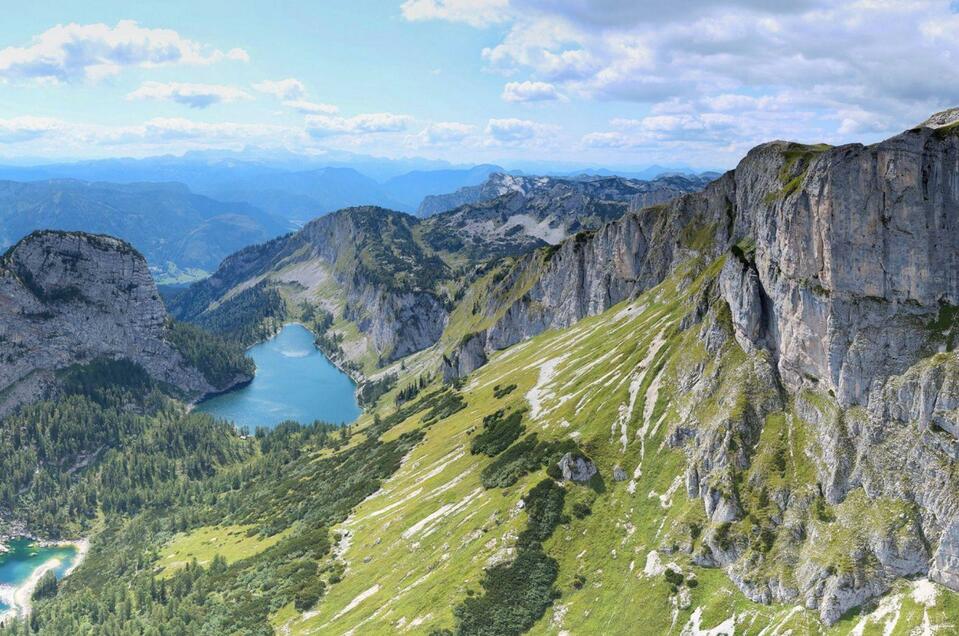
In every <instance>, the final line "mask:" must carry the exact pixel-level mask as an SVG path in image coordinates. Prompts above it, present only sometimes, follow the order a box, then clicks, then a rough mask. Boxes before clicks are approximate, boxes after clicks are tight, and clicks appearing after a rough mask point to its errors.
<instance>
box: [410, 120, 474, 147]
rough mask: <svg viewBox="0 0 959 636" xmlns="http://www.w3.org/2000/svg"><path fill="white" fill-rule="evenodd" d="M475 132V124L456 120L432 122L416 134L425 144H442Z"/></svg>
mask: <svg viewBox="0 0 959 636" xmlns="http://www.w3.org/2000/svg"><path fill="white" fill-rule="evenodd" d="M474 132H476V126H473V125H471V124H463V123H460V122H456V121H441V122H436V123H432V124H430V125H429V126H427V127H426V128H424V129H423V131H422V132H421V133H420V134H419V135H418V136H417V139H418V141H420V142H421V143H424V144H427V145H442V144H449V143H456V142H460V141H463V140H464V139H466V138H467V137H469V136H470V135H472V134H473V133H474Z"/></svg>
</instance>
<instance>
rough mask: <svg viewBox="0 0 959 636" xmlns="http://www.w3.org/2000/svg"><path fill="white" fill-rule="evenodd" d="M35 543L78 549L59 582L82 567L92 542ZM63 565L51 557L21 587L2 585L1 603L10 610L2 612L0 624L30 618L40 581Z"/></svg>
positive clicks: (0, 588) (0, 592)
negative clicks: (34, 593) (34, 595)
mask: <svg viewBox="0 0 959 636" xmlns="http://www.w3.org/2000/svg"><path fill="white" fill-rule="evenodd" d="M35 543H36V544H37V545H39V546H43V547H66V546H72V547H73V548H75V549H76V554H75V555H74V557H73V562H72V563H71V564H70V567H69V568H67V570H66V571H65V572H64V573H63V576H62V577H60V578H59V579H58V580H59V581H62V580H63V579H65V578H67V577H68V576H70V574H72V573H73V572H74V570H76V569H77V568H78V567H79V566H80V564H81V563H82V562H83V560H84V559H85V558H86V556H87V553H88V552H89V551H90V540H89V539H87V538H83V539H76V540H61V541H45V540H37V541H36V542H35ZM62 564H63V561H62V560H61V559H59V558H57V557H51V558H49V559H47V560H46V561H44V562H43V563H42V564H40V565H39V566H38V567H36V568H35V569H34V570H33V572H31V573H30V576H28V577H27V579H26V580H25V581H23V582H22V583H21V584H20V585H0V601H2V602H3V603H4V604H6V605H8V606H9V608H8V609H6V610H4V611H2V612H0V624H3V623H5V622H6V621H7V620H9V619H18V618H25V617H27V616H29V615H30V610H31V609H32V608H33V592H34V591H35V590H36V589H37V585H38V584H39V583H40V579H41V578H43V575H44V574H46V573H47V572H49V571H50V570H54V569H56V568H58V567H60V566H61V565H62Z"/></svg>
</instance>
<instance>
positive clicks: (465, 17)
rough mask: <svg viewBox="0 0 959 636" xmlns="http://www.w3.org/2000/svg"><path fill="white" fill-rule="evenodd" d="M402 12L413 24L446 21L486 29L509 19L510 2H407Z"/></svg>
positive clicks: (465, 0)
mask: <svg viewBox="0 0 959 636" xmlns="http://www.w3.org/2000/svg"><path fill="white" fill-rule="evenodd" d="M400 10H401V11H402V12H403V17H404V18H406V19H407V20H410V21H411V22H416V21H422V20H446V21H449V22H464V23H466V24H469V25H472V26H475V27H485V26H488V25H490V24H495V23H497V22H503V21H505V20H506V19H507V17H508V15H509V0H406V1H405V2H403V4H402V5H401V6H400Z"/></svg>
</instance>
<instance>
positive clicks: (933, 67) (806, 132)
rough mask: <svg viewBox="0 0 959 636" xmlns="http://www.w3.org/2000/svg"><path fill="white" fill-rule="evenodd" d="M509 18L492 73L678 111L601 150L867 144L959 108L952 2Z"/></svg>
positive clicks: (603, 138)
mask: <svg viewBox="0 0 959 636" xmlns="http://www.w3.org/2000/svg"><path fill="white" fill-rule="evenodd" d="M434 13H435V14H436V15H434V16H433V17H434V18H435V19H446V20H456V19H459V20H460V21H465V19H463V18H462V17H461V16H457V15H455V14H454V13H452V12H446V13H444V14H442V15H440V14H439V12H434ZM498 15H500V16H501V19H503V20H505V21H506V24H507V25H508V28H507V29H508V30H507V32H506V34H505V35H504V36H503V37H502V38H501V39H500V40H499V41H498V42H497V43H494V44H493V45H491V46H489V47H487V48H485V49H483V50H482V51H481V56H482V59H483V60H484V61H485V63H486V64H487V66H488V68H489V70H492V71H495V72H500V73H503V74H507V75H515V74H519V73H522V74H524V75H530V76H533V77H535V78H536V79H537V82H530V83H533V84H536V83H542V84H545V85H548V86H552V87H553V89H554V90H555V91H556V94H560V95H565V96H567V97H569V98H573V99H586V100H600V101H610V102H617V103H619V102H633V103H635V104H637V105H638V106H637V107H636V109H634V110H639V111H640V112H644V111H645V112H648V113H649V114H650V115H652V116H660V115H670V116H671V117H673V119H660V120H655V119H653V120H649V121H646V122H645V123H644V124H643V126H642V127H640V128H634V129H633V130H629V131H622V132H618V131H609V130H597V131H595V132H594V133H591V134H589V135H587V136H586V137H584V138H583V140H582V141H583V143H584V144H588V145H590V146H598V145H603V144H605V145H609V144H615V145H616V146H617V147H620V146H623V145H624V144H625V145H627V146H629V147H637V148H639V147H645V144H646V143H648V142H649V140H652V139H655V138H657V137H659V138H662V137H668V140H667V141H662V143H669V144H676V146H675V148H676V149H679V150H681V149H682V148H684V147H687V148H694V147H695V148H696V149H697V151H699V150H702V148H703V147H704V146H701V145H700V146H696V144H712V145H713V147H714V148H715V149H716V152H717V156H719V153H726V152H728V149H729V148H730V144H731V143H732V142H731V140H730V139H728V138H723V134H730V135H731V134H740V133H743V134H745V135H746V136H747V137H748V138H749V139H751V140H752V139H756V138H757V135H758V134H764V135H768V136H767V137H764V138H761V139H760V140H763V139H768V138H780V137H786V136H789V135H793V134H796V135H798V136H799V137H801V138H802V139H803V140H809V141H819V140H822V141H832V142H836V143H839V142H844V141H852V140H857V139H859V138H860V137H861V136H864V137H865V139H866V140H867V141H868V140H872V139H875V138H878V137H881V136H884V135H888V134H892V133H894V132H896V131H898V130H902V129H903V128H905V127H908V126H910V125H912V124H914V123H916V122H918V121H920V120H922V119H923V118H925V116H927V115H928V114H929V113H931V112H934V111H936V110H938V109H940V108H943V107H947V106H952V105H956V103H959V91H957V90H956V88H955V87H956V86H959V65H957V64H956V63H955V60H957V59H959V38H956V37H955V34H956V32H957V30H959V13H957V12H956V11H955V10H954V5H953V4H952V3H950V2H949V0H928V1H923V2H918V1H911V0H910V1H905V0H904V1H882V2H871V1H870V2H860V1H849V2H831V1H827V0H797V1H795V2H794V1H791V0H790V1H787V0H768V1H767V0H718V1H711V0H710V1H707V0H690V2H681V3H680V2H675V1H674V0H670V1H667V0H650V1H649V2H642V3H640V2H622V1H620V0H594V1H591V2H584V1H583V0H511V3H510V6H509V7H507V8H506V9H503V10H502V11H500V13H499V14H498ZM502 16H505V17H502ZM526 84H527V83H526V82H510V84H508V85H507V87H508V88H507V89H504V92H503V98H504V99H507V100H509V101H522V96H524V95H525V94H532V93H533V91H531V90H530V89H528V90H526V91H524V90H523V89H521V87H523V88H526V86H524V85H526ZM538 94H541V95H544V96H545V95H548V94H549V93H547V92H545V91H543V92H542V93H538ZM680 113H685V114H686V115H688V116H687V117H679V114H680ZM657 126H659V129H656V127H657ZM683 140H685V141H683ZM682 144H686V145H685V146H683V145H682ZM724 156H728V155H724Z"/></svg>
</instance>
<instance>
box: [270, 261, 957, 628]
mask: <svg viewBox="0 0 959 636" xmlns="http://www.w3.org/2000/svg"><path fill="white" fill-rule="evenodd" d="M728 258H730V257H721V258H720V259H717V260H715V261H713V262H711V263H709V264H708V265H704V264H703V263H702V262H699V263H690V264H689V265H688V266H685V267H682V268H680V269H679V270H677V271H676V272H675V273H674V274H673V275H671V276H670V277H669V278H668V279H667V280H666V281H665V282H664V283H662V284H661V285H659V286H657V287H654V288H653V289H651V290H649V291H647V292H646V293H644V294H642V295H641V296H640V297H639V298H637V299H635V300H633V301H627V302H624V303H621V304H619V305H616V306H614V307H612V308H610V309H609V310H607V311H606V312H604V313H602V314H600V315H598V316H594V317H590V318H587V319H585V320H583V321H581V322H579V323H577V324H576V325H574V326H573V327H570V328H567V329H564V330H558V331H556V330H553V331H549V332H546V333H544V334H542V335H539V336H537V337H535V338H533V339H531V340H528V341H526V342H524V343H521V344H518V345H515V346H513V347H511V348H509V349H507V350H505V351H501V352H496V353H494V354H493V357H492V358H491V360H490V362H489V363H488V364H487V365H486V366H484V367H483V368H481V369H479V370H478V371H476V372H475V373H474V374H473V375H472V376H470V378H469V379H468V381H467V382H466V384H465V385H464V386H463V387H462V388H461V389H460V395H461V396H462V399H463V401H464V404H465V406H464V407H463V408H462V410H459V411H457V412H455V413H453V414H452V415H451V416H449V417H448V418H446V419H442V420H439V421H435V420H432V419H431V418H430V417H428V415H429V414H428V413H424V414H416V415H414V416H413V417H411V418H410V419H408V420H406V421H405V422H404V423H403V424H401V425H399V426H398V427H397V428H395V429H394V430H393V431H391V432H390V433H387V434H386V435H385V436H384V439H390V438H391V437H393V436H395V435H399V434H401V433H404V432H409V431H417V430H423V431H424V432H425V438H424V440H423V441H422V442H421V443H420V444H418V445H417V446H416V447H415V448H414V449H413V451H412V452H411V454H410V456H409V457H408V458H407V459H406V460H405V462H404V464H403V466H402V467H401V468H400V470H399V471H398V472H397V473H396V474H395V476H393V477H391V478H390V479H388V480H387V481H386V482H385V483H384V485H383V488H382V490H381V491H380V492H379V493H377V495H375V496H373V497H370V498H369V499H367V500H366V501H364V502H363V503H362V504H360V505H359V506H358V507H357V508H356V509H355V510H354V511H353V513H352V514H351V515H350V517H349V519H348V520H347V521H346V522H344V523H343V524H341V525H340V526H338V527H337V528H336V532H338V533H339V534H340V536H341V537H342V539H341V544H342V545H343V546H345V547H344V548H343V549H342V551H341V552H340V555H341V559H342V560H343V564H344V566H345V570H344V574H343V577H342V581H340V582H339V583H337V584H336V585H334V586H331V587H330V588H329V589H328V591H327V593H326V596H325V597H324V598H323V599H322V600H321V601H320V602H319V603H318V604H317V605H316V607H315V608H313V609H312V610H308V611H306V612H302V613H301V612H297V611H294V608H292V607H290V608H284V609H283V610H281V611H280V612H278V613H277V614H276V615H275V617H274V624H275V625H276V626H277V628H278V630H279V631H281V632H283V633H286V631H287V630H289V633H291V634H301V633H302V634H306V633H324V634H346V633H394V632H408V633H414V634H429V633H437V630H439V631H440V633H446V632H443V631H442V630H450V632H452V633H463V634H475V633H484V634H516V633H520V632H521V631H522V630H521V629H520V628H519V625H520V624H519V622H517V623H513V624H512V629H510V628H509V627H508V626H509V625H510V623H509V622H508V621H507V623H506V624H507V627H505V628H504V627H503V626H502V624H501V623H494V621H496V620H498V619H500V620H501V619H502V618H504V617H507V618H509V619H517V618H525V617H528V616H530V615H533V616H534V617H535V622H534V624H533V626H532V628H531V630H530V633H533V634H555V633H561V632H564V631H566V632H568V633H571V634H577V633H582V634H594V633H604V634H634V633H650V634H680V633H684V634H688V633H717V634H719V633H733V630H735V633H737V634H740V633H742V634H761V633H762V634H768V633H788V632H789V630H792V633H795V634H817V633H821V634H847V633H849V632H850V631H851V630H852V629H853V628H855V627H857V626H860V625H861V627H859V628H860V629H863V628H866V629H868V630H869V631H867V632H863V633H871V631H872V630H877V631H882V630H883V629H884V628H886V627H887V626H888V627H889V629H890V631H889V632H888V633H903V634H906V633H911V630H913V629H921V628H922V626H923V625H933V626H941V627H940V629H941V630H943V631H941V632H940V633H949V630H950V629H951V627H950V626H952V625H954V624H955V618H954V617H955V612H956V611H957V610H959V603H957V601H959V597H957V596H956V595H955V594H954V593H952V592H950V591H948V590H946V589H944V588H942V587H939V586H937V585H935V584H933V583H931V582H929V581H928V580H926V579H920V580H917V581H912V582H910V581H906V580H900V581H898V582H894V583H892V584H891V588H890V594H889V596H888V597H887V598H886V599H885V600H884V601H883V602H882V605H881V606H880V607H879V608H878V609H875V611H873V610H872V609H869V610H866V611H865V612H863V613H862V614H853V615H850V616H847V617H845V618H843V619H842V620H841V621H839V622H837V623H835V624H833V625H831V626H828V625H827V624H825V623H823V622H822V621H821V618H820V615H821V612H822V610H823V609H824V608H831V607H835V606H834V605H833V604H832V600H833V599H834V598H835V596H832V595H833V594H836V593H839V594H841V586H840V587H831V586H830V585H828V584H827V585H826V586H822V585H821V584H822V582H823V580H828V578H829V576H830V575H829V572H833V573H834V574H835V575H836V576H850V577H851V576H853V574H852V572H856V568H858V567H859V566H858V565H857V564H856V563H855V561H854V557H853V556H852V555H855V554H856V551H857V550H862V549H863V547H862V546H868V545H887V546H889V549H891V550H895V549H897V548H900V547H902V546H906V545H910V544H913V545H914V538H910V537H909V528H911V527H912V524H914V523H915V521H916V512H915V510H914V508H913V507H912V506H911V505H909V504H908V503H904V502H901V501H898V500H895V499H891V498H880V499H878V500H875V501H870V500H869V499H868V498H867V497H865V496H863V495H862V494H861V493H857V494H855V495H854V496H851V497H850V498H849V499H847V500H846V501H845V502H843V503H842V504H838V505H831V504H829V503H828V502H826V501H825V499H824V497H823V495H822V493H821V491H820V490H819V489H818V487H817V484H816V471H817V466H816V458H817V457H818V456H821V452H822V451H821V449H820V448H819V447H818V441H817V436H816V432H815V430H816V425H815V424H813V423H811V421H810V420H811V419H813V418H815V417H816V413H818V411H817V410H816V409H817V408H818V407H814V406H811V402H813V401H816V398H815V397H814V396H813V395H812V394H810V395H809V396H804V397H796V398H788V399H787V398H784V397H783V396H781V395H780V394H779V392H778V391H777V388H776V380H775V377H774V376H772V375H770V374H769V358H768V355H766V354H763V353H761V352H758V351H757V352H752V353H746V352H745V351H743V350H742V348H741V347H739V345H738V344H737V342H736V340H735V335H734V327H733V325H732V323H731V319H730V314H729V311H728V307H726V306H725V305H724V304H723V303H722V302H721V300H720V297H719V294H720V291H719V284H718V277H719V275H720V272H721V271H722V268H723V266H724V264H725V262H726V260H727V259H728ZM816 403H817V404H820V402H818V401H816ZM500 410H502V411H505V412H506V413H521V414H522V419H521V425H522V430H521V431H520V434H519V435H520V436H519V437H518V439H517V441H515V442H514V443H513V444H512V445H511V446H510V447H509V448H507V449H506V450H504V451H501V452H499V453H498V454H495V455H494V456H493V457H488V456H487V455H486V454H485V453H482V452H474V451H475V448H476V439H477V436H478V435H480V434H481V433H482V432H483V431H484V430H486V426H485V425H484V419H487V418H488V416H490V415H492V414H494V413H496V412H498V411H500ZM764 410H765V411H766V412H765V413H764V415H763V416H762V419H761V420H757V419H756V418H757V417H760V413H762V412H763V411H764ZM746 422H750V423H752V424H753V425H752V426H750V427H749V428H748V430H749V431H751V432H750V433H749V435H745V434H744V430H746V429H744V427H743V424H744V423H746ZM696 440H702V443H701V444H700V443H696ZM571 442H572V443H573V444H574V445H575V447H576V448H577V449H578V452H579V453H581V454H583V455H585V456H586V457H588V458H589V460H590V461H591V462H592V463H593V464H595V466H596V467H597V468H598V474H597V476H595V477H593V478H592V479H591V480H590V481H589V482H586V483H575V482H573V481H570V480H564V479H562V478H560V479H559V484H560V487H561V489H562V490H563V491H564V496H563V497H562V499H561V500H560V501H559V502H558V503H559V506H560V511H559V514H557V515H555V516H556V521H555V522H554V523H555V525H553V526H551V527H549V529H548V534H547V536H546V537H545V538H544V539H543V540H542V543H541V549H540V550H538V551H537V550H535V548H534V549H533V552H532V554H533V555H534V556H535V558H531V557H530V556H529V555H530V548H529V545H528V543H527V544H524V543H523V541H522V540H521V536H522V535H523V533H524V532H527V531H529V530H530V529H531V528H532V527H534V524H540V523H541V522H542V517H541V513H540V512H538V506H539V504H540V503H541V501H542V500H541V497H542V495H541V494H540V493H539V492H536V491H537V489H541V488H542V484H543V482H544V480H547V481H550V482H551V481H552V478H553V477H560V476H559V475H557V474H556V473H555V472H552V473H551V472H550V471H551V470H552V469H554V468H555V463H553V462H555V455H553V456H552V457H551V456H550V453H549V451H545V452H543V451H540V450H537V449H538V448H542V447H544V446H548V445H550V444H552V445H558V446H565V445H568V444H570V443H571ZM727 444H729V445H731V446H734V447H735V450H731V449H730V448H729V447H728V446H727ZM747 457H748V459H749V462H748V463H747V464H745V465H743V462H744V460H746V459H747ZM707 462H715V463H716V465H715V466H714V468H715V470H716V471H717V472H719V473H720V474H722V475H725V476H726V477H724V478H719V477H718V476H713V477H711V478H710V483H711V484H714V485H716V486H717V487H719V486H720V485H721V484H725V487H726V488H729V489H730V491H734V492H737V493H739V495H740V497H741V501H742V502H743V505H744V507H746V506H748V508H746V509H747V510H748V511H749V513H748V515H747V516H745V517H744V518H742V519H740V520H731V521H728V522H717V521H713V520H711V515H710V513H708V512H707V507H706V506H704V500H703V498H701V497H700V495H699V491H698V487H697V486H696V482H695V481H690V479H691V478H690V475H691V474H696V473H692V472H691V471H688V470H687V466H701V465H702V464H703V463H707ZM704 472H705V471H704ZM704 472H703V473H700V474H704ZM551 474H552V476H553V477H551ZM703 478H704V479H705V478H706V477H705V476H704V477H703ZM727 479H728V481H726V480H727ZM787 493H788V494H787ZM784 499H789V500H791V501H792V502H793V503H792V506H793V507H792V508H791V509H790V511H789V512H788V513H787V515H786V517H785V519H786V522H787V523H788V526H786V527H785V528H784V527H779V526H777V523H779V519H780V518H781V517H780V515H781V514H782V513H780V512H778V511H777V506H778V505H779V504H778V503H777V502H782V501H783V500H784ZM708 510H710V511H711V510H713V508H711V507H710V508H708ZM535 527H539V526H538V525H537V526H535ZM524 545H525V547H524ZM718 550H725V551H726V553H729V554H731V553H734V552H736V551H740V550H742V551H745V554H746V555H747V556H748V557H749V558H755V559H757V561H758V562H759V563H762V564H763V565H762V568H763V570H762V571H763V572H767V573H772V572H775V573H776V575H777V576H778V577H780V578H779V580H781V581H782V582H783V585H784V587H785V586H792V585H795V586H796V587H797V589H798V590H799V591H800V596H799V597H798V598H796V599H794V600H793V601H791V602H789V603H786V604H780V603H773V604H771V605H766V604H758V603H755V602H754V601H752V600H750V599H749V598H748V597H747V596H746V595H744V594H743V593H742V592H741V591H740V590H739V589H738V588H737V586H736V584H735V583H734V582H733V580H731V579H730V578H729V577H728V576H727V574H726V573H724V572H723V571H722V570H720V569H718V568H716V567H715V563H714V562H711V561H709V560H708V556H709V555H710V554H712V553H713V551H718ZM522 554H525V555H526V556H525V557H524V560H523V561H522V562H520V561H519V559H520V556H521V555H522ZM513 563H517V564H521V565H523V566H529V565H531V564H534V567H533V568H530V569H525V570H521V571H516V570H512V569H510V564H513ZM876 565H877V564H876V562H875V561H870V565H869V566H868V567H866V568H865V572H867V573H871V572H872V571H873V570H872V568H873V567H876ZM534 571H536V572H539V573H540V574H539V575H537V576H533V572H534ZM857 574H858V575H859V576H863V570H859V571H858V572H857ZM824 591H825V594H823V592H824ZM544 595H545V596H546V597H547V598H555V600H554V601H553V602H552V605H551V606H550V608H549V609H548V610H546V611H545V612H543V611H542V606H541V605H540V604H539V603H538V601H537V599H540V598H542V597H543V596H544ZM813 601H818V602H819V603H820V607H819V608H816V607H815V606H814V607H812V608H811V609H808V608H807V607H804V606H805V605H807V603H809V604H812V602H813ZM477 615H482V616H485V617H487V618H488V619H490V622H488V623H486V624H485V625H484V626H485V628H486V629H482V630H477V629H475V627H474V625H475V623H474V622H473V619H474V618H475V617H476V616H477ZM831 620H834V619H831ZM637 626H642V627H641V628H639V627H637ZM893 627H894V628H895V631H893ZM638 629H639V630H640V631H639V632H637V630H638ZM710 629H713V630H716V631H713V632H709V631H708V630H710Z"/></svg>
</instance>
